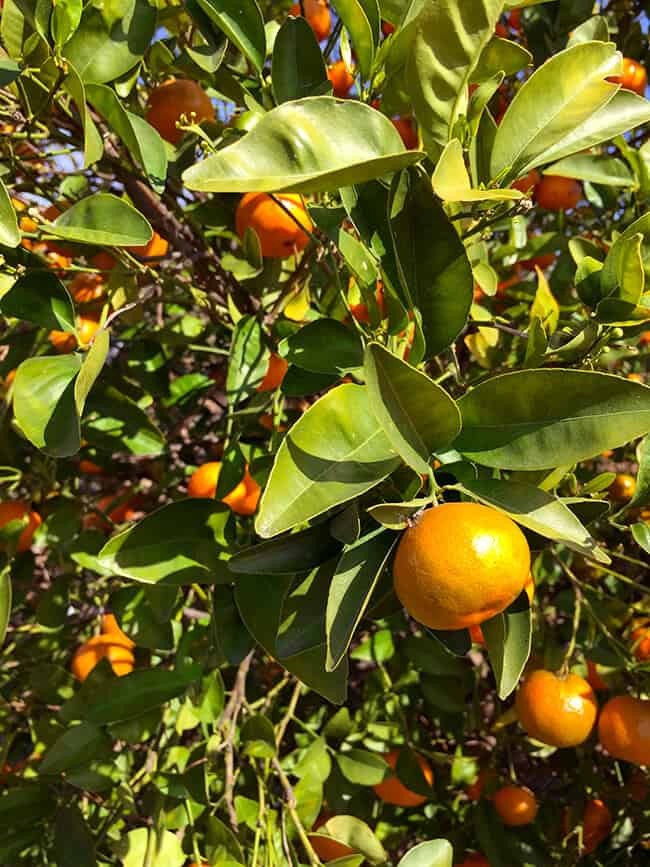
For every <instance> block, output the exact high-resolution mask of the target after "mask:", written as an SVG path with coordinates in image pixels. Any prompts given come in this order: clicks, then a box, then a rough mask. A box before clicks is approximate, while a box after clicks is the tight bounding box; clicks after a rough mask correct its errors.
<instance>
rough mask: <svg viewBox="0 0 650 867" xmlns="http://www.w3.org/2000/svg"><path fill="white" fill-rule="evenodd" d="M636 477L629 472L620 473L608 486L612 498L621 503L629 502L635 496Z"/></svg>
mask: <svg viewBox="0 0 650 867" xmlns="http://www.w3.org/2000/svg"><path fill="white" fill-rule="evenodd" d="M635 489H636V479H635V478H634V476H630V475H628V474H627V473H618V474H617V476H616V478H615V479H614V481H613V482H612V483H611V485H610V486H609V488H608V491H609V495H610V497H611V498H612V500H616V501H617V502H619V503H627V502H628V501H629V500H631V499H632V497H633V496H634V491H635Z"/></svg>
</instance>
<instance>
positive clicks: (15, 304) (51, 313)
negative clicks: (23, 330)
mask: <svg viewBox="0 0 650 867" xmlns="http://www.w3.org/2000/svg"><path fill="white" fill-rule="evenodd" d="M0 310H2V312H3V313H4V315H5V316H15V317H16V318H17V319H24V320H26V321H27V322H34V323H35V324H36V325H40V326H41V327H42V328H48V329H58V330H60V331H74V330H75V316H74V307H73V306H72V299H71V298H70V295H69V293H68V290H67V289H66V288H65V286H64V285H63V283H62V282H61V281H60V280H59V278H58V277H57V276H56V274H53V273H51V272H50V271H45V272H40V273H39V272H38V271H27V272H25V274H23V276H22V277H19V278H18V280H16V282H15V283H14V285H13V286H12V287H11V289H10V290H9V291H8V292H6V293H5V294H4V295H3V296H2V298H0Z"/></svg>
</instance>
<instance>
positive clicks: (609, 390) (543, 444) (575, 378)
mask: <svg viewBox="0 0 650 867" xmlns="http://www.w3.org/2000/svg"><path fill="white" fill-rule="evenodd" d="M458 404H459V406H460V411H461V414H462V417H463V429H462V431H461V433H460V436H459V437H458V439H457V440H456V442H455V444H454V447H455V448H456V449H457V450H458V451H460V452H461V453H462V454H464V455H465V456H466V457H468V458H470V459H472V460H475V461H476V462H477V463H480V464H483V465H484V466H489V467H500V468H505V469H512V470H541V469H550V468H553V467H557V466H561V465H564V464H566V465H569V466H570V465H571V464H574V463H576V462H578V461H583V460H586V459H588V458H591V457H594V456H595V455H598V454H600V453H601V452H603V451H605V450H606V449H612V448H617V447H618V446H620V445H623V444H625V443H628V442H629V441H630V440H632V439H635V438H636V437H639V436H643V435H645V434H646V433H647V432H648V431H649V430H650V389H649V388H647V387H646V386H644V385H641V384H639V383H636V382H630V381H629V380H627V379H623V378H622V377H619V376H611V375H609V374H605V373H595V372H592V371H583V370H563V369H560V368H554V369H549V370H526V371H518V372H514V373H506V374H503V375H501V376H495V377H492V378H491V379H488V380H486V381H485V382H483V383H481V384H480V385H478V386H477V387H476V388H474V389H473V390H471V391H469V392H468V393H467V394H466V395H464V396H463V397H462V398H461V399H460V400H459V402H458Z"/></svg>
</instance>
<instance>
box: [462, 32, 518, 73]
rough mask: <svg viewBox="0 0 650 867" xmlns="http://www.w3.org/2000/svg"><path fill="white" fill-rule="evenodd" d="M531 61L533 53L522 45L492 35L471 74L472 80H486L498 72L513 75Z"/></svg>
mask: <svg viewBox="0 0 650 867" xmlns="http://www.w3.org/2000/svg"><path fill="white" fill-rule="evenodd" d="M532 62H533V55H532V54H531V53H530V51H528V50H527V49H526V48H524V47H523V45H519V43H518V42H512V41H511V40H509V39H502V38H501V37H500V36H493V37H492V39H490V41H489V42H488V44H487V45H486V46H485V48H484V49H483V51H482V52H481V56H480V57H479V59H478V63H477V64H476V67H475V68H474V71H473V72H472V75H471V79H470V80H471V81H472V82H481V81H487V80H488V79H489V78H492V77H493V76H494V75H496V74H497V73H499V72H503V73H504V74H505V75H515V74H516V73H517V72H520V71H521V70H522V69H524V68H525V67H526V66H530V65H531V64H532Z"/></svg>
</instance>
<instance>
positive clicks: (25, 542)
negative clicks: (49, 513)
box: [0, 500, 42, 553]
mask: <svg viewBox="0 0 650 867" xmlns="http://www.w3.org/2000/svg"><path fill="white" fill-rule="evenodd" d="M21 518H27V525H26V526H25V527H24V528H23V531H22V533H21V534H20V536H19V537H18V545H17V546H16V550H17V551H19V552H21V553H22V552H23V551H27V550H29V548H31V546H32V539H33V538H34V533H35V532H36V530H37V529H38V528H39V527H40V526H41V523H42V521H41V516H40V515H39V514H38V512H33V511H32V510H31V509H30V508H29V506H28V505H27V503H25V502H23V501H22V500H5V502H4V503H0V528H2V527H4V526H5V525H6V524H9V523H10V522H11V521H19V520H20V519H21Z"/></svg>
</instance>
